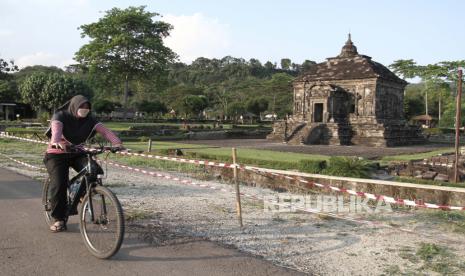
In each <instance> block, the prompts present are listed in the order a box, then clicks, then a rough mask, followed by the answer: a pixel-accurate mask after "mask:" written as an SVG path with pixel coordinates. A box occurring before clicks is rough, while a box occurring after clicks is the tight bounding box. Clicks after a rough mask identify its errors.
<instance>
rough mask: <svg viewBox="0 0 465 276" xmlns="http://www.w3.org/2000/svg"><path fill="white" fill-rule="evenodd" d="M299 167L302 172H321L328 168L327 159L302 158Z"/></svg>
mask: <svg viewBox="0 0 465 276" xmlns="http://www.w3.org/2000/svg"><path fill="white" fill-rule="evenodd" d="M297 168H298V170H299V171H301V172H307V173H321V172H322V171H323V170H324V169H325V168H326V161H320V160H305V159H304V160H300V161H299V163H297Z"/></svg>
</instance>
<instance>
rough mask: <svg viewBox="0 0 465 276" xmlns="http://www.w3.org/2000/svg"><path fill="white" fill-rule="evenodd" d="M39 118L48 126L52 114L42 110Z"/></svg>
mask: <svg viewBox="0 0 465 276" xmlns="http://www.w3.org/2000/svg"><path fill="white" fill-rule="evenodd" d="M37 119H39V122H40V123H41V124H42V125H44V126H46V125H48V120H49V119H50V114H48V112H42V113H40V114H39V117H38V118H37Z"/></svg>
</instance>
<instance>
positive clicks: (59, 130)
mask: <svg viewBox="0 0 465 276" xmlns="http://www.w3.org/2000/svg"><path fill="white" fill-rule="evenodd" d="M50 127H51V128H52V137H51V139H50V142H49V144H48V147H47V153H51V154H60V153H65V151H64V150H62V149H55V148H52V145H53V144H55V143H61V144H62V145H71V143H70V142H69V141H67V140H66V139H65V138H64V137H63V123H62V122H60V121H57V120H53V121H52V122H51V126H50ZM94 129H95V131H96V132H97V133H100V134H101V135H102V136H103V137H104V138H105V139H106V140H107V141H109V142H110V143H111V144H112V145H113V146H119V145H121V140H120V139H119V138H118V136H116V135H115V134H114V133H113V132H112V131H111V130H109V129H108V128H106V127H105V126H104V125H103V124H102V123H98V124H96V125H95V127H94ZM83 148H84V147H83Z"/></svg>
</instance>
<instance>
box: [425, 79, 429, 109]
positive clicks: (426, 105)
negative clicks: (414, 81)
mask: <svg viewBox="0 0 465 276" xmlns="http://www.w3.org/2000/svg"><path fill="white" fill-rule="evenodd" d="M425 113H426V115H429V114H428V82H426V89H425Z"/></svg>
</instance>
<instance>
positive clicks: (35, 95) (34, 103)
mask: <svg viewBox="0 0 465 276" xmlns="http://www.w3.org/2000/svg"><path fill="white" fill-rule="evenodd" d="M47 80H48V76H47V74H45V73H35V74H32V75H30V76H28V77H26V78H25V79H24V81H23V82H21V84H20V85H19V92H20V94H21V98H22V100H23V102H24V103H27V104H29V105H30V106H31V107H32V109H34V110H36V111H39V110H41V109H42V108H43V107H44V106H45V103H43V102H42V100H41V94H42V91H43V90H44V87H45V84H46V83H47Z"/></svg>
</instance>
